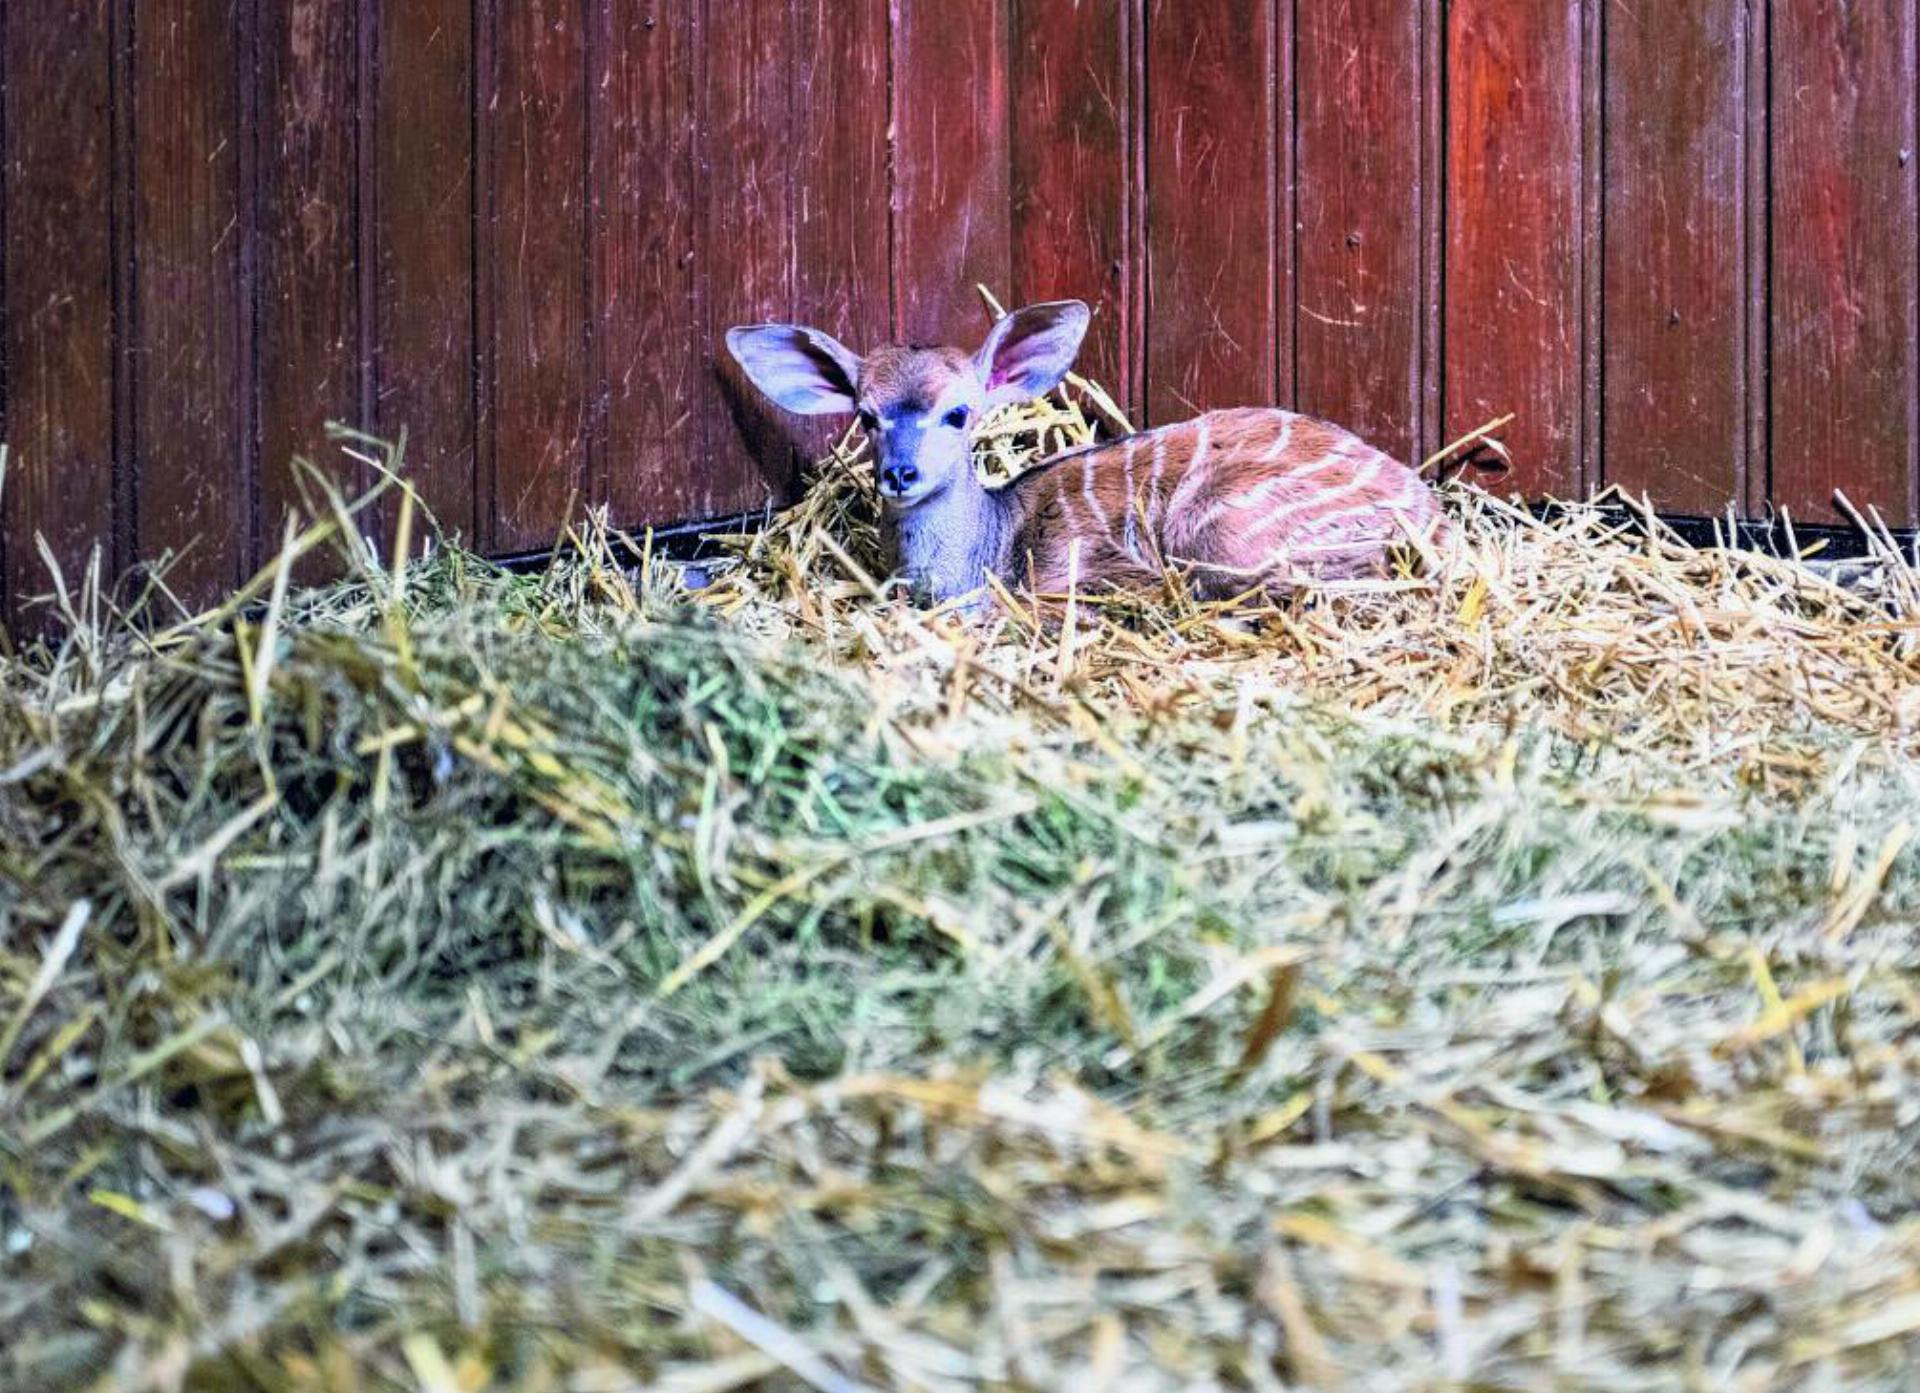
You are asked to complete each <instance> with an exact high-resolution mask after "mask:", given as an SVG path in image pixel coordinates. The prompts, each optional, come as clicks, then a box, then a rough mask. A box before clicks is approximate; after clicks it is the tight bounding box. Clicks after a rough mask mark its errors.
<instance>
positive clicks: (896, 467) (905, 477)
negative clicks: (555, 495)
mask: <svg viewBox="0 0 1920 1393" xmlns="http://www.w3.org/2000/svg"><path fill="white" fill-rule="evenodd" d="M919 481H920V470H919V467H918V466H916V465H911V464H890V465H888V466H887V467H886V468H885V469H882V470H881V471H880V482H881V483H882V484H884V485H885V486H886V488H887V490H888V491H889V492H891V493H905V492H906V491H907V490H908V489H910V488H912V487H913V486H914V485H915V484H916V483H918V482H919Z"/></svg>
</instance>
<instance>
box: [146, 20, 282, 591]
mask: <svg viewBox="0 0 1920 1393" xmlns="http://www.w3.org/2000/svg"><path fill="white" fill-rule="evenodd" d="M241 20H242V15H241V9H240V6H238V5H237V4H235V3H233V0H148V2H147V3H143V4H141V5H140V6H139V10H138V13H137V14H136V15H135V16H134V25H133V45H132V49H133V51H132V54H131V61H132V63H133V74H132V86H133V102H134V122H133V132H134V138H135V148H134V152H133V177H134V189H135V194H134V229H133V259H134V265H135V267H136V276H137V280H136V284H135V293H134V318H135V326H134V327H135V330H136V332H137V335H138V340H137V343H136V345H135V349H134V353H133V355H132V369H133V372H134V391H133V398H134V410H135V428H134V440H133V448H134V453H135V464H136V468H137V470H138V482H137V489H138V496H137V507H136V524H137V525H136V528H135V533H134V546H135V551H136V554H137V556H138V558H140V559H143V560H149V561H151V560H155V559H158V558H159V556H160V555H161V554H162V553H163V552H166V551H173V552H175V553H177V554H179V560H178V561H177V563H176V564H175V565H174V566H173V568H172V569H171V570H170V571H169V572H168V582H169V584H170V585H171V586H172V587H173V589H174V590H175V591H176V593H178V594H179V595H181V596H182V597H183V598H184V599H185V600H186V601H188V602H189V603H199V602H205V601H208V600H212V599H214V598H215V597H217V596H218V595H220V594H221V593H222V592H223V591H225V590H226V589H227V588H228V587H230V586H231V585H233V584H234V583H235V582H236V581H238V580H239V578H240V575H241V571H242V568H243V566H244V565H245V563H246V562H247V559H248V551H249V549H250V539H251V536H252V513H253V492H254V490H253V481H252V480H251V479H250V478H249V477H248V469H249V466H250V464H251V459H252V452H251V451H250V450H249V449H248V448H247V447H248V441H247V439H246V433H247V425H248V421H247V415H248V413H247V409H246V403H245V400H244V377H245V366H246V365H245V354H246V346H245V344H244V343H243V340H242V333H243V330H244V327H245V312H244V306H243V295H242V283H241V252H242V245H243V242H244V241H245V239H246V234H247V228H246V217H245V214H246V209H245V207H244V204H243V201H242V197H241V147H242V136H243V132H242V128H241V94H240V90H239V81H238V74H239V72H240V70H241V63H240V59H241V53H240V49H241V46H242V43H243V39H244V34H243V30H242V24H241Z"/></svg>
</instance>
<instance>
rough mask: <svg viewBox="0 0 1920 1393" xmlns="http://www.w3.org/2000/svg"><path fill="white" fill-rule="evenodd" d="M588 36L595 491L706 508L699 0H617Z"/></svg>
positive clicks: (689, 510) (640, 513)
mask: <svg viewBox="0 0 1920 1393" xmlns="http://www.w3.org/2000/svg"><path fill="white" fill-rule="evenodd" d="M597 8H598V10H599V12H600V17H599V20H598V22H599V24H600V25H601V26H602V27H601V28H600V29H599V30H597V31H596V35H595V39H594V42H593V44H592V45H591V48H592V52H593V55H594V62H595V66H596V69H597V72H596V75H595V77H594V79H593V81H592V84H591V90H592V93H593V96H594V106H593V169H592V176H591V178H590V180H589V184H590V187H591V189H592V196H593V199H594V216H593V229H594V255H593V270H594V291H593V299H592V303H593V308H594V311H595V313H596V314H597V315H598V316H599V319H600V334H599V340H598V342H599V355H600V365H599V367H600V375H601V377H602V379H603V384H604V392H605V406H604V411H605V423H604V429H603V431H602V432H601V436H602V441H603V444H602V446H601V449H602V459H601V467H600V470H599V474H600V478H601V483H600V485H599V493H600V496H601V497H603V498H605V499H606V500H607V503H608V506H609V507H610V509H611V510H612V514H613V518H614V520H615V522H616V523H618V524H628V523H633V524H638V523H643V522H644V523H657V522H671V521H678V520H681V519H685V518H690V517H693V516H695V515H697V514H698V513H699V512H701V511H702V500H701V497H700V494H699V491H698V490H697V489H696V488H695V487H694V476H695V474H696V472H697V471H700V470H702V469H703V468H704V462H703V460H702V459H701V456H702V455H703V453H704V451H703V449H702V448H701V444H702V441H703V436H702V433H701V429H700V426H701V418H700V414H699V413H700V410H701V396H702V389H701V387H700V385H699V382H698V379H697V376H696V373H697V369H698V362H699V354H700V352H701V346H702V335H701V333H700V331H699V326H698V325H697V324H696V322H695V317H694V310H695V305H696V300H695V296H694V280H693V277H694V268H695V263H694V233H695V225H696V218H695V209H694V181H693V156H694V151H693V134H694V82H693V51H694V49H693V40H694V19H695V7H694V6H692V5H689V4H685V3H679V4H665V5H663V4H659V3H657V2H655V0H612V3H610V4H606V5H604V6H599V7H597Z"/></svg>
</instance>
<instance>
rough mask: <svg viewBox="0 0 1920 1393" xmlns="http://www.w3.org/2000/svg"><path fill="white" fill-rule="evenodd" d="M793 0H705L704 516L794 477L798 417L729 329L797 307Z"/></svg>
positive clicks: (695, 488)
mask: <svg viewBox="0 0 1920 1393" xmlns="http://www.w3.org/2000/svg"><path fill="white" fill-rule="evenodd" d="M790 19H791V13H790V5H789V0H706V3H705V6H704V15H703V29H702V34H701V40H702V45H703V50H704V51H703V56H702V59H701V61H700V63H699V65H698V66H699V67H700V70H701V72H702V75H703V78H704V90H703V92H702V93H701V96H700V102H701V109H702V112H703V123H702V135H703V139H704V154H705V161H706V167H707V171H708V174H707V180H706V187H705V190H704V197H703V212H704V224H703V227H702V230H701V238H702V255H703V258H704V261H703V274H704V286H703V293H704V296H705V312H706V314H705V321H704V327H705V330H706V340H705V344H704V351H703V353H702V357H701V361H700V370H701V373H702V382H703V389H704V397H705V400H706V402H707V404H708V405H707V410H706V421H707V453H706V458H705V459H703V460H698V461H695V467H694V469H693V471H692V473H693V477H692V480H691V487H692V492H691V494H690V496H691V497H692V498H693V499H694V500H695V502H696V503H697V504H698V507H697V508H696V510H695V511H696V512H697V513H698V514H700V515H708V516H711V515H716V514H720V513H726V512H733V511H740V510H744V509H750V508H758V507H761V506H763V505H764V504H765V503H767V502H768V501H769V500H771V499H776V498H783V497H784V496H786V495H788V494H789V493H790V492H791V491H792V488H793V483H794V478H795V462H796V461H795V449H794V442H795V439H796V436H795V433H794V429H793V427H792V425H791V424H790V423H789V422H787V421H784V420H782V419H781V418H780V416H779V413H778V412H776V411H775V410H774V409H773V408H772V407H771V406H770V405H769V404H768V403H767V402H766V400H765V399H764V398H763V397H762V396H761V395H760V394H759V393H758V392H755V391H753V390H751V389H750V388H749V387H748V386H747V384H746V383H745V382H744V381H743V380H742V379H741V377H740V374H739V372H738V370H737V368H736V367H735V365H734V363H733V361H732V359H731V358H730V357H728V355H727V351H726V346H725V341H724V340H725V334H726V331H727V329H728V328H729V327H731V326H732V325H735V324H755V323H760V322H763V321H766V320H770V319H788V318H791V316H792V314H793V198H792V196H793V173H792V162H791V159H792V153H793V64H792V55H793V50H792V32H793V31H792V26H791V24H790Z"/></svg>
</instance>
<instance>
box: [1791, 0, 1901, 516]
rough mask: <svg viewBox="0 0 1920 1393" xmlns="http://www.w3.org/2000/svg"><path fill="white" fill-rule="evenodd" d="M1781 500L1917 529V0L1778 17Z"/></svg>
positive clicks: (1812, 6) (1797, 507)
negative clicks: (1839, 493)
mask: <svg viewBox="0 0 1920 1393" xmlns="http://www.w3.org/2000/svg"><path fill="white" fill-rule="evenodd" d="M1773 26H1774V29H1773V46H1772V51H1773V55H1774V57H1773V63H1774V70H1773V90H1774V93H1775V106H1774V111H1773V129H1774V139H1775V146H1774V186H1773V295H1774V299H1773V334H1772V358H1773V362H1772V367H1773V450H1774V456H1773V498H1774V502H1775V504H1776V505H1777V506H1781V507H1784V508H1787V509H1789V510H1790V511H1791V512H1792V513H1793V515H1794V516H1795V517H1798V518H1803V519H1819V520H1826V519H1832V518H1836V517H1838V516H1840V513H1839V510H1838V509H1837V508H1836V506H1835V503H1834V491H1835V490H1836V489H1842V490H1844V491H1845V492H1846V495H1847V497H1848V498H1849V499H1850V500H1851V501H1852V502H1853V504H1854V505H1855V506H1856V507H1858V508H1862V509H1864V508H1865V507H1866V506H1868V505H1869V504H1871V505H1873V506H1875V507H1878V508H1879V509H1880V510H1881V512H1882V513H1883V515H1887V516H1888V520H1889V521H1895V520H1899V521H1905V522H1911V521H1913V520H1914V513H1913V509H1914V497H1913V491H1914V488H1915V482H1916V478H1915V476H1916V466H1915V462H1914V461H1915V448H1916V441H1915V423H1914V412H1915V400H1916V396H1917V395H1920V381H1917V380H1916V364H1915V333H1916V327H1920V326H1916V323H1915V300H1916V294H1917V293H1920V290H1917V288H1916V285H1915V274H1916V266H1915V259H1914V245H1915V235H1916V228H1915V209H1914V177H1915V170H1914V146H1915V134H1914V83H1913V61H1914V4H1913V0H1849V3H1845V4H1840V3H1834V0H1783V3H1781V4H1778V5H1776V6H1775V7H1774V10H1773Z"/></svg>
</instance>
